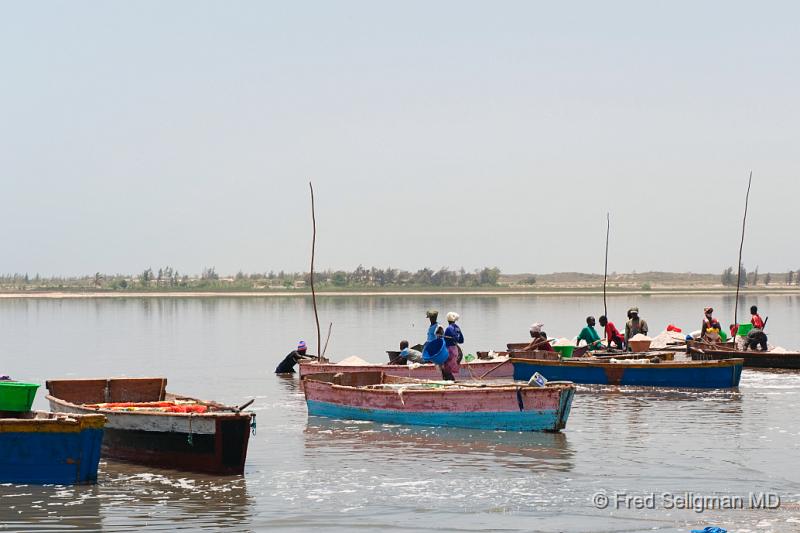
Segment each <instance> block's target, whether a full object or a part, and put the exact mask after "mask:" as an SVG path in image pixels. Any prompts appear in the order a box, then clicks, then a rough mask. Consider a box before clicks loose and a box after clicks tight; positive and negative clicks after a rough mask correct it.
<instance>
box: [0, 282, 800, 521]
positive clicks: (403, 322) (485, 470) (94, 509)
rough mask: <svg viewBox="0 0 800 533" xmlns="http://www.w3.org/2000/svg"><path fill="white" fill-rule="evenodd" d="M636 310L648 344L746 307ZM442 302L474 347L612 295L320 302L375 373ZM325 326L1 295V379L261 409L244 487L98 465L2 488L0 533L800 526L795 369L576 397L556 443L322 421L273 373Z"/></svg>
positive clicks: (211, 307)
mask: <svg viewBox="0 0 800 533" xmlns="http://www.w3.org/2000/svg"><path fill="white" fill-rule="evenodd" d="M632 299H633V300H634V301H633V302H632V301H631V299H626V298H621V297H613V298H610V299H609V310H610V312H611V318H612V320H615V321H616V322H617V325H618V326H621V325H622V324H623V322H624V321H623V320H622V317H623V314H624V309H625V308H626V307H627V306H628V305H630V304H632V303H633V304H638V305H639V307H640V308H641V311H642V315H643V316H644V317H645V318H646V319H647V320H648V322H649V323H650V326H651V330H652V331H653V332H657V331H660V330H661V329H663V328H664V326H666V324H667V323H675V324H677V325H679V326H682V327H684V329H687V330H689V329H696V328H697V326H698V325H699V320H700V318H699V317H700V316H701V314H702V307H703V306H704V305H713V306H714V307H716V308H718V309H720V310H723V309H731V308H732V305H733V299H732V297H727V296H726V297H719V296H716V297H672V296H659V297H641V296H639V297H633V298H632ZM751 303H757V304H758V305H759V306H760V307H761V308H762V315H770V317H771V318H770V320H769V324H768V330H769V331H770V332H771V338H770V341H771V342H774V343H775V344H780V345H783V346H785V347H787V348H792V347H800V331H798V328H797V324H798V318H800V316H799V315H800V298H798V297H795V296H771V297H765V296H759V297H758V298H757V299H754V298H751V299H748V300H746V301H744V303H743V305H742V310H744V309H745V308H746V307H749V305H750V304H751ZM432 306H433V307H438V308H440V309H441V310H442V311H443V312H446V311H447V310H450V309H453V310H457V311H459V312H460V313H461V315H462V320H461V322H462V328H463V330H464V334H465V337H466V340H467V343H466V346H465V351H466V352H473V353H474V351H476V350H483V349H489V348H500V347H502V346H503V345H504V344H505V343H506V342H508V341H511V340H524V339H525V337H526V336H527V326H528V325H529V324H530V323H531V322H533V321H535V320H536V321H541V322H544V323H545V329H546V330H547V332H548V333H549V334H550V335H551V336H568V337H571V336H574V335H575V334H577V333H578V331H579V330H580V328H581V327H582V323H583V318H584V316H585V315H587V314H595V315H598V314H600V313H601V312H602V299H601V298H597V297H553V296H545V297H531V296H525V297H523V296H504V297H453V298H446V299H441V298H421V297H392V298H386V297H363V298H350V297H337V298H325V299H322V300H321V302H320V318H321V322H322V326H323V341H324V336H325V330H326V329H327V324H328V323H329V322H333V333H332V336H331V342H330V346H329V348H328V354H329V355H331V356H332V357H333V359H335V360H338V359H342V358H344V357H346V356H348V355H353V354H356V355H359V356H361V357H363V358H365V359H367V360H371V361H375V362H381V361H383V360H384V359H385V357H386V355H385V353H384V350H387V349H394V348H395V346H396V344H397V342H398V341H399V340H400V339H401V338H403V337H406V338H408V339H409V340H411V341H412V343H413V342H414V341H417V340H421V339H422V338H423V337H424V331H425V324H424V322H425V320H424V310H425V309H427V308H428V307H432ZM718 314H720V315H721V316H720V319H721V321H722V322H723V323H727V322H729V321H731V320H730V317H727V316H725V315H724V314H722V313H718ZM731 314H732V313H731ZM745 316H746V313H745ZM694 322H697V324H693V323H694ZM312 328H313V314H312V312H311V306H310V301H309V300H308V299H306V298H283V297H281V298H244V299H236V298H210V299H179V298H175V299H163V300H162V299H155V300H151V299H138V298H130V299H123V300H4V301H0V374H2V373H5V374H10V375H12V376H13V377H15V378H17V379H24V380H31V381H37V382H40V383H44V380H45V379H48V378H54V377H91V376H108V375H115V376H120V375H130V376H135V375H136V376H140V375H159V376H160V375H163V376H167V377H168V378H169V389H170V390H173V391H179V392H183V393H187V394H192V395H195V396H200V397H205V398H213V399H217V400H221V401H224V402H228V403H242V402H243V401H245V400H247V399H249V398H253V397H254V398H256V402H255V404H254V410H255V412H256V413H257V414H258V416H257V423H258V425H257V432H256V435H255V436H254V437H253V438H252V440H251V443H250V448H249V454H248V460H247V466H246V471H245V475H244V476H243V477H227V478H214V477H208V476H201V475H196V474H190V473H181V472H173V471H168V470H155V469H151V468H142V467H139V466H135V465H128V464H124V463H118V462H114V461H103V462H102V463H101V472H100V479H99V483H98V484H97V485H96V486H90V487H59V486H45V487H36V486H9V485H2V486H0V529H3V528H5V529H7V530H14V531H19V530H24V531H34V530H38V531H56V530H59V531H61V530H106V531H121V530H128V531H131V530H141V529H144V528H148V529H154V530H174V529H187V530H196V529H229V530H243V531H247V530H261V529H267V528H270V529H295V530H306V529H308V528H310V527H319V528H326V529H329V530H341V531H350V530H353V529H361V530H373V529H387V530H400V529H402V530H431V529H432V530H442V531H460V530H466V531H477V530H483V529H505V530H524V531H531V530H538V531H597V532H618V531H689V530H690V529H693V528H702V526H705V525H720V526H725V527H727V528H728V529H729V531H737V532H741V531H800V505H798V503H797V502H799V501H800V462H799V461H798V459H800V453H799V452H800V424H798V423H797V415H796V413H797V409H798V404H800V394H799V393H798V391H800V372H779V371H774V372H773V371H754V370H745V372H744V373H743V376H742V383H741V386H740V387H739V389H738V390H734V391H691V390H654V389H630V388H616V387H580V388H579V391H578V394H577V395H576V398H575V401H574V404H573V408H572V414H571V416H570V419H569V422H568V424H567V429H566V430H565V431H564V432H562V433H560V434H533V433H506V432H484V431H471V430H460V429H443V428H420V427H404V426H386V425H378V424H372V423H357V422H352V421H333V420H327V419H322V418H314V417H312V418H309V417H307V415H306V410H305V404H304V401H303V398H302V393H301V391H300V390H299V387H298V383H297V380H296V379H294V378H281V377H277V376H275V375H274V374H272V370H273V369H274V367H275V365H276V364H277V363H278V361H279V360H280V359H281V358H282V357H283V356H284V355H285V354H286V353H287V352H288V351H290V350H291V349H292V347H293V344H294V343H295V342H296V341H297V339H298V338H304V339H305V340H306V341H307V342H309V343H310V344H311V346H312V350H313V348H314V347H315V346H316V338H315V337H316V333H315V332H314V330H313V329H312ZM43 397H44V391H43V390H40V394H39V397H38V399H37V404H36V405H37V406H38V407H39V408H45V402H44V401H43ZM761 491H766V492H773V493H775V494H777V495H779V496H780V498H781V505H780V507H779V508H778V509H774V510H755V509H736V510H706V511H704V512H697V510H696V509H695V510H691V509H688V510H680V509H666V508H665V506H666V505H667V503H668V501H667V500H665V497H664V496H663V495H662V493H672V494H675V495H676V496H679V495H683V494H685V493H690V494H694V495H695V496H704V497H705V496H714V495H717V496H725V495H728V496H732V495H745V496H746V495H747V494H748V493H750V492H761ZM598 492H602V493H603V494H605V495H607V496H609V497H610V498H611V501H610V503H609V506H608V507H607V508H605V509H598V508H597V507H596V506H595V505H594V504H593V498H595V497H596V496H595V495H596V494H597V493H598ZM650 493H654V494H655V498H654V502H653V503H654V505H653V507H654V508H653V509H649V508H644V509H635V508H628V507H629V506H630V507H633V506H635V502H633V501H631V503H630V505H628V504H626V503H625V502H626V500H625V499H624V496H623V494H626V495H628V496H637V497H644V496H647V495H649V494H650ZM616 497H619V498H620V503H621V504H622V505H619V506H617V504H616V501H617V500H616ZM666 498H669V495H667V496H666ZM647 506H649V502H645V507H647ZM615 507H619V508H615Z"/></svg>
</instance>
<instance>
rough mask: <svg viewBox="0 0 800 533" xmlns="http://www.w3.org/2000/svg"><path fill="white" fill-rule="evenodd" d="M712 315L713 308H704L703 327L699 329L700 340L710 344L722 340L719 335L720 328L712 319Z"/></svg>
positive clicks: (715, 320) (717, 321) (716, 321)
mask: <svg viewBox="0 0 800 533" xmlns="http://www.w3.org/2000/svg"><path fill="white" fill-rule="evenodd" d="M713 314H714V308H713V307H706V308H704V309H703V315H704V317H703V325H702V326H701V327H700V340H702V341H706V342H709V343H711V344H715V343H717V342H719V341H720V340H721V339H722V337H721V335H720V332H721V331H722V326H721V325H720V323H719V320H717V319H716V318H714V316H713Z"/></svg>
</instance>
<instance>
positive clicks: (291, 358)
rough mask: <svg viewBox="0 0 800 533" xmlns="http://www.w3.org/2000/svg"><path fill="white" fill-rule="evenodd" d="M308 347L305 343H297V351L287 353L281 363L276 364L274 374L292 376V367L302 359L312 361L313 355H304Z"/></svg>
mask: <svg viewBox="0 0 800 533" xmlns="http://www.w3.org/2000/svg"><path fill="white" fill-rule="evenodd" d="M307 349H308V347H307V346H306V343H305V341H300V342H298V343H297V349H296V350H293V351H292V352H290V353H289V355H287V356H286V357H284V358H283V361H281V362H280V364H278V366H277V367H276V368H275V373H276V374H294V365H296V364H297V363H299V362H300V361H301V360H303V359H314V356H313V355H306V350H307Z"/></svg>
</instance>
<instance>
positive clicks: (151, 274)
mask: <svg viewBox="0 0 800 533" xmlns="http://www.w3.org/2000/svg"><path fill="white" fill-rule="evenodd" d="M499 280H500V269H499V268H497V267H484V268H482V269H476V270H473V271H467V270H465V269H464V268H461V269H459V270H451V269H449V268H447V267H442V268H440V269H438V270H433V269H431V268H427V267H426V268H421V269H419V270H417V271H415V272H411V271H407V270H401V269H396V268H376V267H371V268H365V267H364V266H363V265H358V267H356V268H355V270H352V271H347V270H326V271H322V272H315V273H314V283H315V285H317V286H318V287H323V288H324V287H329V288H330V287H336V288H347V287H354V288H356V287H440V288H450V287H492V286H497V285H498V282H499ZM530 280H532V282H533V283H535V278H533V277H531V278H530ZM310 281H311V277H310V274H309V273H308V272H285V271H282V270H281V271H280V272H275V271H270V272H264V273H251V274H245V273H244V272H242V271H241V270H240V271H239V272H237V273H236V275H234V276H232V277H221V276H220V275H219V274H218V273H217V271H216V268H215V267H213V266H212V267H204V268H203V269H202V271H201V273H200V275H199V276H188V275H186V274H181V273H180V272H178V270H177V269H174V268H172V267H170V266H165V267H161V268H159V269H158V270H153V268H152V267H148V268H146V269H144V270H142V271H141V272H140V273H139V274H137V275H134V276H131V275H123V274H113V275H112V274H103V273H101V272H96V273H94V274H93V275H90V276H78V277H50V278H44V277H41V276H39V275H38V274H37V275H36V276H35V277H33V278H31V277H30V276H28V274H10V275H0V287H4V288H12V289H20V290H24V289H70V288H72V289H95V290H128V289H131V290H136V289H138V290H142V289H147V290H152V289H215V288H219V289H221V288H238V289H268V288H303V287H306V286H307V285H308V284H309V283H310Z"/></svg>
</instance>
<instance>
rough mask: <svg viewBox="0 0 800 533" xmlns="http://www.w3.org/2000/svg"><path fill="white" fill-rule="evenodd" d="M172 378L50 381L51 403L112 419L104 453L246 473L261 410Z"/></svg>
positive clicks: (53, 406) (69, 410) (63, 409)
mask: <svg viewBox="0 0 800 533" xmlns="http://www.w3.org/2000/svg"><path fill="white" fill-rule="evenodd" d="M166 385H167V380H166V378H110V379H106V378H101V379H57V380H49V381H47V389H48V391H49V392H50V394H49V395H48V396H47V400H48V401H49V402H50V409H51V410H52V411H55V412H61V413H78V414H86V413H100V414H103V415H105V417H106V418H107V419H108V422H107V424H106V431H105V438H104V440H103V454H104V456H107V457H110V458H114V459H121V460H125V461H130V462H134V463H140V464H146V465H151V466H157V467H163V468H172V469H177V470H188V471H193V472H205V473H210V474H241V473H243V471H244V463H245V459H246V457H247V444H248V440H249V437H250V426H251V424H252V423H254V419H255V414H253V413H246V412H241V408H239V407H232V406H226V405H222V404H219V403H216V402H210V401H204V400H198V399H195V398H190V397H188V396H181V395H177V394H171V393H169V392H167V391H166Z"/></svg>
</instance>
